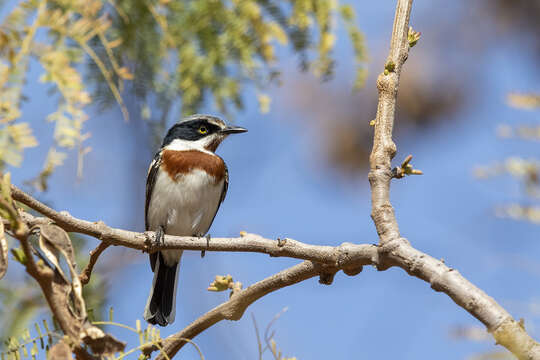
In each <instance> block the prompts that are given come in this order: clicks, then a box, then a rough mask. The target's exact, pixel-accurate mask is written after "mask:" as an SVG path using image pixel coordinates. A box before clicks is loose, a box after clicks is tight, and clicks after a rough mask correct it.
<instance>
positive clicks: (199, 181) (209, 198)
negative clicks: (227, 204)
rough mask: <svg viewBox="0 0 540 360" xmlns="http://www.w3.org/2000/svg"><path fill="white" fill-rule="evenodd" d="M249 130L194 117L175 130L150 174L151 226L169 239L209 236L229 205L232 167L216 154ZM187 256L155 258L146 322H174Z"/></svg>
mask: <svg viewBox="0 0 540 360" xmlns="http://www.w3.org/2000/svg"><path fill="white" fill-rule="evenodd" d="M246 131H247V130H246V129H244V128H242V127H238V126H228V125H226V124H225V122H223V120H221V119H219V118H217V117H215V116H210V115H200V114H197V115H192V116H190V117H187V118H185V119H182V120H180V121H179V122H177V123H176V124H174V125H173V126H172V127H171V128H170V129H169V131H168V132H167V135H166V136H165V138H164V140H163V144H162V145H161V148H160V149H159V151H158V152H157V154H156V155H155V157H154V160H153V161H152V163H151V164H150V168H149V169H148V176H147V179H146V205H145V226H146V230H147V231H155V232H156V240H157V241H160V242H163V239H164V235H165V234H168V235H177V236H198V237H202V236H204V235H205V234H206V233H207V231H208V229H209V228H210V225H212V222H213V221H214V217H215V216H216V213H217V211H218V209H219V206H220V205H221V203H222V202H223V200H224V199H225V195H226V194H227V187H228V184H229V173H228V170H227V165H226V164H225V162H224V161H223V159H222V158H221V157H219V156H218V155H216V154H215V151H216V149H217V147H218V146H219V144H220V143H221V142H222V141H223V140H224V139H225V138H226V137H227V136H228V135H230V134H238V133H243V132H246ZM181 256H182V250H161V251H158V252H155V253H152V254H150V266H151V267H152V271H153V272H154V280H153V281H152V288H151V290H150V295H149V296H148V301H147V302H146V307H145V309H144V319H145V320H146V321H148V322H149V323H150V324H159V325H161V326H166V325H167V324H170V323H172V322H173V321H174V317H175V307H176V287H177V281H178V268H179V264H180V258H181Z"/></svg>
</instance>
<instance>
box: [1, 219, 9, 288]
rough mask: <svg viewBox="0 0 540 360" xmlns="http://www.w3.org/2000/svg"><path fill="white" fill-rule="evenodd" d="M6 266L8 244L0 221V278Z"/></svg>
mask: <svg viewBox="0 0 540 360" xmlns="http://www.w3.org/2000/svg"><path fill="white" fill-rule="evenodd" d="M7 267H8V244H7V239H6V234H5V232H4V223H3V222H1V221H0V279H2V278H3V277H4V275H5V274H6V271H7Z"/></svg>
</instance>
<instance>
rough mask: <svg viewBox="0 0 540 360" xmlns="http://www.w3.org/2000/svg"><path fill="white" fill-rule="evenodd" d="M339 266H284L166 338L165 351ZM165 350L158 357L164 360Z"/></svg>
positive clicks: (174, 349)
mask: <svg viewBox="0 0 540 360" xmlns="http://www.w3.org/2000/svg"><path fill="white" fill-rule="evenodd" d="M336 271H337V269H331V268H325V269H322V268H321V265H319V264H316V263H313V262H311V261H304V262H302V263H300V264H298V265H295V266H293V267H290V268H288V269H285V270H283V271H280V272H278V273H277V274H275V275H272V276H270V277H268V278H266V279H264V280H262V281H259V282H257V283H255V284H253V285H251V286H250V287H248V288H247V289H245V290H242V291H241V292H239V293H235V294H234V295H233V296H232V297H231V298H230V299H229V300H228V301H226V302H224V303H223V304H221V305H219V306H217V307H215V308H214V309H212V310H210V311H209V312H207V313H206V314H204V315H202V316H201V317H199V318H198V319H197V320H195V321H194V322H192V323H191V324H189V325H188V326H187V327H185V328H184V329H183V330H182V331H179V332H178V333H176V334H173V335H171V336H169V337H167V338H166V339H165V340H163V350H164V351H165V352H166V353H167V355H168V356H169V357H170V358H172V357H173V356H174V355H175V354H176V353H177V352H178V351H179V350H180V349H181V348H182V347H183V346H184V345H185V344H186V341H185V340H184V339H193V338H194V337H195V336H197V335H199V334H200V333H201V332H203V331H204V330H206V329H208V328H209V327H210V326H212V325H214V324H216V323H218V322H220V321H221V320H239V319H240V318H241V317H242V315H243V314H244V311H245V310H246V309H247V307H248V306H249V305H251V304H252V303H254V302H255V301H256V300H258V299H260V298H261V297H263V296H265V295H267V294H269V293H271V292H273V291H276V290H278V289H281V288H283V287H286V286H290V285H294V284H297V283H299V282H301V281H304V280H306V279H309V278H312V277H314V276H317V275H318V274H319V273H321V272H336ZM163 359H165V357H164V356H163V354H162V353H160V354H159V356H158V357H157V358H156V360H163Z"/></svg>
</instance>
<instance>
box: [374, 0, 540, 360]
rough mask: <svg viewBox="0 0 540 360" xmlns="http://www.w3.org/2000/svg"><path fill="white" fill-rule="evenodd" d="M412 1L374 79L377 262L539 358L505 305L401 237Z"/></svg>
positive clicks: (521, 354) (405, 2)
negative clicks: (402, 135)
mask: <svg viewBox="0 0 540 360" xmlns="http://www.w3.org/2000/svg"><path fill="white" fill-rule="evenodd" d="M412 2H413V1H412V0H398V1H397V6H396V13H395V18H394V27H393V30H392V39H391V42H390V53H389V55H388V58H387V60H386V65H385V71H384V72H383V73H381V74H380V75H379V77H378V79H377V88H378V90H379V102H378V106H377V116H376V118H375V132H374V136H373V149H372V152H371V155H370V172H369V182H370V185H371V202H372V211H371V217H372V219H373V222H374V223H375V227H376V229H377V233H378V234H379V243H380V247H379V249H380V251H379V266H381V265H382V266H383V267H382V269H384V268H385V267H387V266H392V265H396V266H399V267H401V268H403V269H404V270H406V271H407V272H408V273H409V274H410V275H413V276H416V277H418V278H420V279H422V280H425V281H427V282H429V283H430V284H431V287H432V288H433V289H434V290H435V291H442V292H445V293H446V294H448V296H450V297H451V298H452V300H454V302H455V303H456V304H458V305H459V306H461V307H463V308H464V309H465V310H467V311H468V312H469V313H471V314H472V315H473V316H474V317H476V318H477V319H479V320H480V321H481V322H482V323H483V324H484V325H485V326H486V327H487V329H488V331H490V332H491V333H492V334H493V336H494V337H495V340H496V341H497V342H498V343H500V344H501V345H503V346H505V347H506V348H507V349H508V350H510V351H511V352H512V353H513V354H514V355H516V356H517V357H518V358H519V359H540V345H539V344H538V343H537V342H535V341H534V340H533V339H532V338H531V337H530V336H529V335H528V334H527V333H526V332H525V329H524V328H523V327H522V326H520V325H519V323H517V322H516V321H515V320H514V319H513V318H512V317H511V316H510V314H508V312H507V311H506V310H504V309H503V308H502V307H501V306H500V305H499V304H497V302H496V301H495V300H493V299H492V298H491V297H489V296H488V295H487V294H486V293H484V292H483V291H482V290H480V289H478V288H477V287H475V286H474V285H473V284H471V283H470V282H469V281H467V280H466V279H465V278H463V276H461V275H460V274H459V272H458V271H457V270H454V269H451V268H448V267H447V266H445V265H444V264H443V263H442V262H441V261H439V260H436V259H434V258H432V257H430V256H428V255H426V254H424V253H422V252H420V251H418V250H416V249H414V248H413V247H412V246H411V245H410V244H409V242H408V241H407V240H405V239H403V238H401V236H400V233H399V227H398V223H397V220H396V217H395V214H394V209H393V207H392V204H391V203H390V182H391V180H392V177H393V176H392V170H391V162H392V159H393V157H394V155H395V153H396V145H395V144H394V142H393V140H392V129H393V126H394V118H395V110H396V99H397V91H398V87H399V76H400V74H401V69H402V67H403V64H404V62H405V60H406V59H407V56H408V53H409V43H408V39H407V35H408V29H409V17H410V13H411V9H412Z"/></svg>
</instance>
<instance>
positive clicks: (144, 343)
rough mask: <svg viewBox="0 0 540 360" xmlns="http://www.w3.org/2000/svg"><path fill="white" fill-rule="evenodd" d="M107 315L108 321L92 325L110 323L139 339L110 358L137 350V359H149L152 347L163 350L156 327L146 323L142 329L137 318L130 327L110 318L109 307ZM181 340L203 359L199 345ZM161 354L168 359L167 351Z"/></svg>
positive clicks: (117, 357)
mask: <svg viewBox="0 0 540 360" xmlns="http://www.w3.org/2000/svg"><path fill="white" fill-rule="evenodd" d="M109 315H110V318H109V321H95V322H92V325H110V326H116V327H119V328H122V329H126V330H129V331H130V332H132V333H134V334H136V335H137V338H138V341H139V345H138V346H136V347H134V348H132V349H130V350H128V351H126V352H122V353H120V354H119V355H118V356H115V357H111V360H121V359H124V358H129V355H131V354H133V353H135V352H137V351H140V352H141V353H140V355H139V357H138V359H139V360H145V359H150V354H151V351H152V350H150V349H152V348H153V347H156V348H157V349H158V350H159V351H162V350H163V349H162V348H161V345H160V344H161V341H162V340H163V339H162V338H161V335H160V333H159V329H158V328H156V327H154V326H152V325H150V324H147V326H146V329H144V330H143V329H142V327H141V321H140V320H138V319H137V320H136V321H135V327H131V326H129V325H125V324H121V323H117V322H114V321H113V319H112V308H111V313H110V314H109ZM183 340H184V341H185V342H187V343H190V344H191V345H193V346H194V347H195V349H196V350H197V352H198V353H199V357H200V359H201V360H204V356H203V354H202V352H201V350H200V349H199V347H198V346H197V344H195V343H194V342H193V341H191V340H190V339H183ZM163 355H164V357H165V359H169V357H168V356H167V353H165V352H163Z"/></svg>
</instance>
